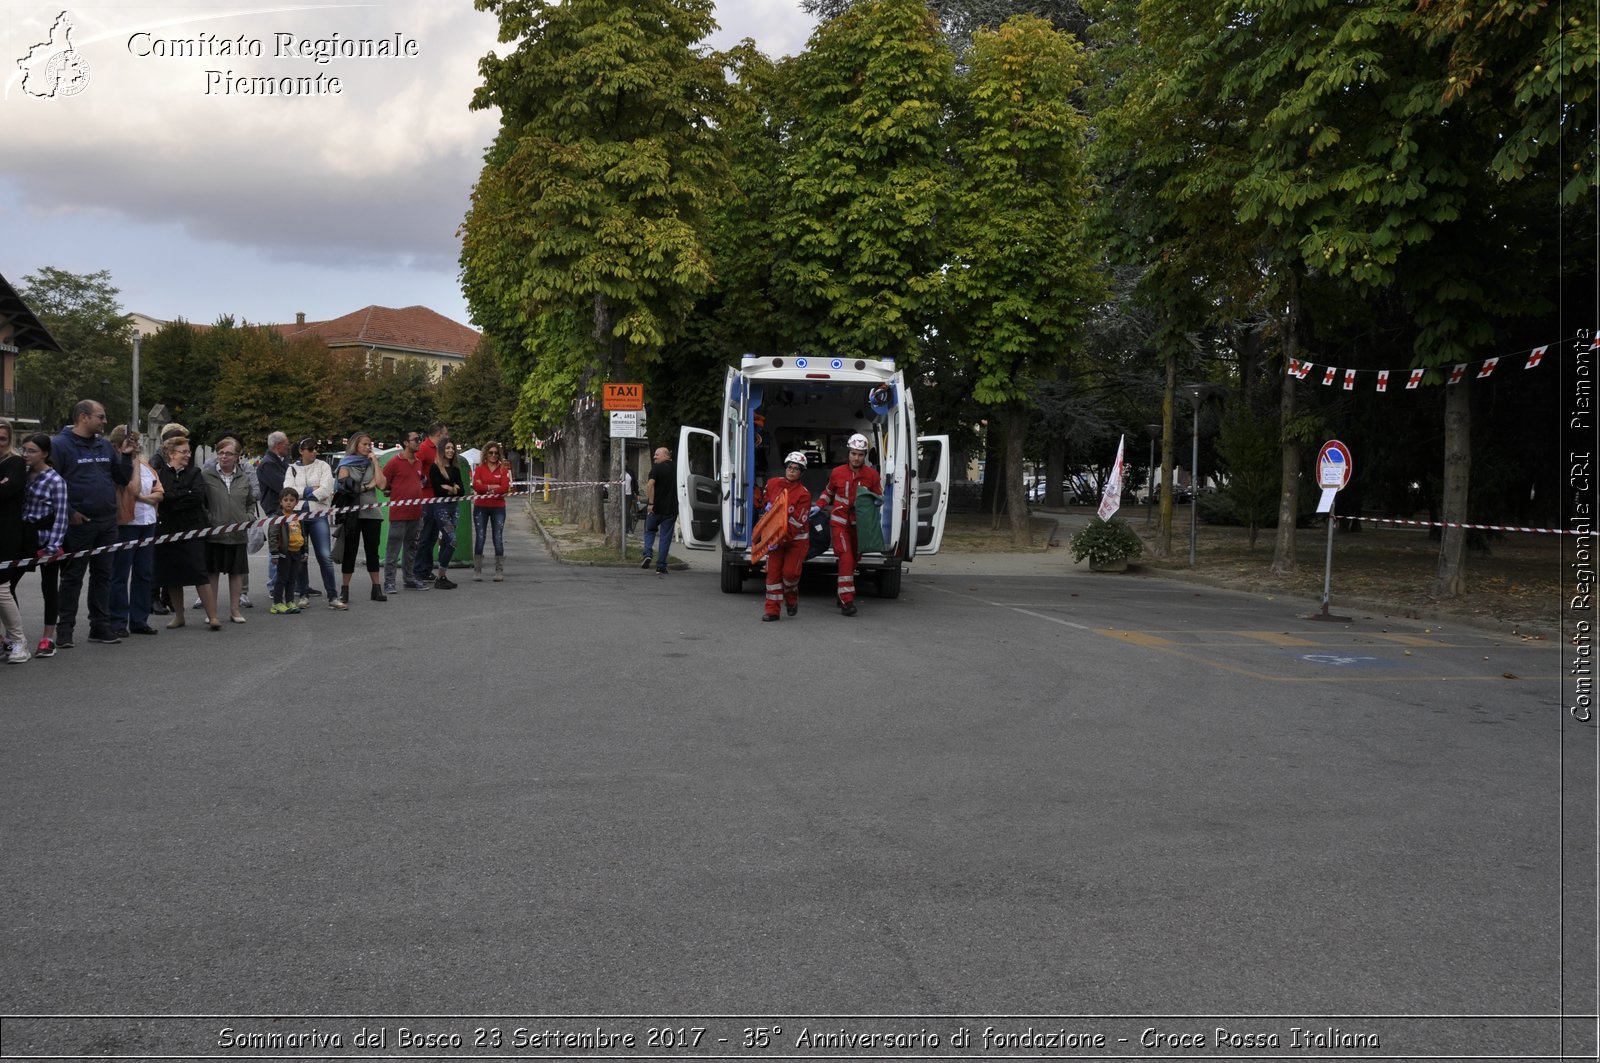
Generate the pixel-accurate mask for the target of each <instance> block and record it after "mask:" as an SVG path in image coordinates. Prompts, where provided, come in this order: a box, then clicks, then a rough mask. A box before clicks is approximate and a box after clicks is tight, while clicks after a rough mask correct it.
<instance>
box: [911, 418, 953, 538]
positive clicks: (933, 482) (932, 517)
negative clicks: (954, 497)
mask: <svg viewBox="0 0 1600 1063" xmlns="http://www.w3.org/2000/svg"><path fill="white" fill-rule="evenodd" d="M917 472H918V476H917V553H919V554H937V553H938V552H939V543H940V541H941V540H943V539H944V518H945V513H946V512H947V511H948V510H949V508H950V437H949V436H918V437H917Z"/></svg>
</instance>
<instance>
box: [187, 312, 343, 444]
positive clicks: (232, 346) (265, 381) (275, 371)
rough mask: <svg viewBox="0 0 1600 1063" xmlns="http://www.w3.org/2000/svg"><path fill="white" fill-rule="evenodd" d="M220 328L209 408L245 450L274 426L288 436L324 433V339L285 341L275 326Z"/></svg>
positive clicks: (328, 366)
mask: <svg viewBox="0 0 1600 1063" xmlns="http://www.w3.org/2000/svg"><path fill="white" fill-rule="evenodd" d="M224 331H225V332H226V335H227V336H228V338H229V340H230V341H231V342H230V343H229V344H228V349H227V350H226V351H221V352H219V357H218V365H219V371H218V377H217V384H216V398H215V403H216V405H215V411H216V414H217V415H218V417H219V418H220V419H221V420H224V421H225V422H226V425H225V427H227V428H230V429H232V430H234V431H236V432H239V433H240V434H241V435H242V437H243V439H244V444H245V449H246V451H247V452H250V453H255V452H257V451H259V450H262V449H264V448H265V446H266V440H267V435H268V434H269V433H271V432H274V431H279V432H284V433H287V434H288V436H289V438H290V439H298V438H301V437H303V436H308V435H309V436H318V437H322V436H324V435H326V434H328V431H329V426H330V424H331V422H332V413H331V410H330V408H329V404H328V401H327V400H328V379H329V374H330V372H331V370H332V368H333V356H332V355H331V354H330V353H329V351H328V347H327V344H325V343H322V342H321V341H320V340H299V341H296V342H295V343H292V344H291V343H285V342H284V340H283V337H282V336H281V335H280V334H279V333H278V332H277V331H275V330H273V329H270V328H263V327H259V326H245V327H243V328H238V329H230V330H224ZM190 427H193V426H192V425H191V426H190Z"/></svg>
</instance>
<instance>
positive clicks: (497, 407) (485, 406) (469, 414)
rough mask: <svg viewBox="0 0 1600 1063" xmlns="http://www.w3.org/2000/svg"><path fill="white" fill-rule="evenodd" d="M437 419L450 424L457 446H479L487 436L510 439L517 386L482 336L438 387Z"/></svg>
mask: <svg viewBox="0 0 1600 1063" xmlns="http://www.w3.org/2000/svg"><path fill="white" fill-rule="evenodd" d="M437 405H438V410H439V419H440V420H442V421H444V422H445V423H446V424H448V425H449V426H450V434H451V437H452V438H453V439H455V441H456V446H457V449H460V450H465V449H466V448H468V447H479V446H482V445H483V444H484V443H485V442H486V441H488V440H490V439H497V440H500V441H501V442H502V443H505V444H507V445H508V446H509V445H510V444H511V443H512V441H513V436H512V434H511V414H512V412H513V411H515V409H516V406H517V389H516V386H515V385H514V384H513V383H512V381H511V378H510V376H509V374H507V373H506V372H505V370H504V369H503V368H502V366H501V364H500V361H499V359H498V358H496V357H495V354H494V349H493V341H491V340H485V341H484V342H483V343H480V344H479V345H478V348H477V350H475V351H473V352H472V353H471V354H469V355H467V360H466V361H465V362H464V363H462V365H461V366H460V367H459V368H457V369H456V370H455V371H454V372H452V373H451V374H450V375H449V376H447V377H445V378H444V380H443V382H442V383H440V385H439V389H438V403H437Z"/></svg>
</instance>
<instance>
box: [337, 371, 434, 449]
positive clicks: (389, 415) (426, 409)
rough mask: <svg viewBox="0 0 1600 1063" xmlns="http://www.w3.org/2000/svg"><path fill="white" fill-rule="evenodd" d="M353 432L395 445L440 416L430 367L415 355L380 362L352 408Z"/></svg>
mask: <svg viewBox="0 0 1600 1063" xmlns="http://www.w3.org/2000/svg"><path fill="white" fill-rule="evenodd" d="M349 416H350V419H351V425H352V430H353V431H364V432H367V433H368V434H370V435H371V436H372V437H373V438H374V439H376V440H378V441H379V442H380V443H385V444H394V443H396V442H398V441H399V439H400V438H401V436H402V435H403V434H404V433H406V432H411V431H416V432H420V431H423V430H425V429H426V428H427V427H428V424H429V423H430V422H432V421H434V420H437V419H438V410H437V406H436V404H435V400H434V393H433V382H432V381H431V380H430V378H429V377H428V368H427V366H425V365H423V364H422V363H421V362H419V361H417V360H415V359H412V358H402V359H399V360H398V361H395V362H392V363H389V364H386V365H379V366H377V367H375V368H374V369H373V371H372V372H371V373H370V374H369V375H368V377H367V381H366V388H365V390H364V391H363V392H362V394H361V395H360V397H359V399H358V400H357V402H356V403H355V404H354V405H353V406H352V408H351V409H350V411H349Z"/></svg>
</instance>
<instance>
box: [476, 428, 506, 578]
mask: <svg viewBox="0 0 1600 1063" xmlns="http://www.w3.org/2000/svg"><path fill="white" fill-rule="evenodd" d="M504 457H505V449H504V448H503V447H501V446H500V444H499V443H496V442H493V441H492V440H491V441H490V442H489V443H486V444H485V445H484V448H483V463H482V464H480V465H479V466H478V467H477V468H476V469H473V470H472V493H473V494H475V495H479V496H486V497H478V498H474V499H473V500H472V578H473V579H474V580H477V581H480V582H481V581H482V580H483V538H484V534H483V533H484V529H485V526H486V525H487V526H493V528H494V580H495V582H496V583H499V582H500V581H501V580H503V579H505V578H506V567H505V563H506V541H505V528H506V499H505V496H506V495H508V494H510V493H511V466H509V465H507V464H506V463H505V461H504Z"/></svg>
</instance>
